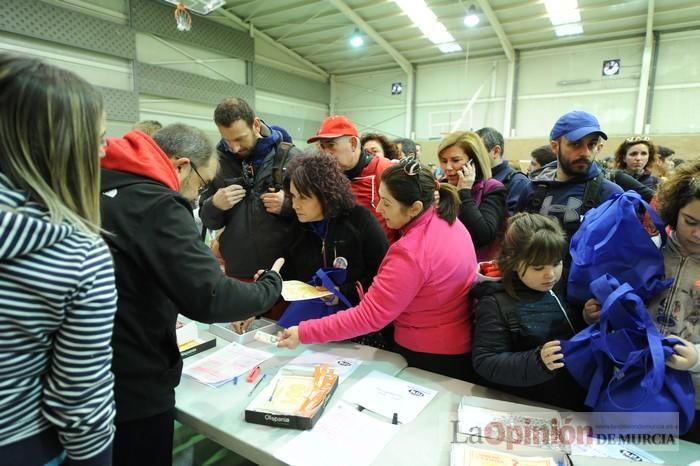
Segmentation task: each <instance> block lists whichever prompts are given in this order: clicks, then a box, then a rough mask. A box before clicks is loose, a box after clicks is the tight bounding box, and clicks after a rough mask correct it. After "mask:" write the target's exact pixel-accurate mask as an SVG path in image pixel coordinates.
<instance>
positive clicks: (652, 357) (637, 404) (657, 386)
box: [561, 274, 695, 434]
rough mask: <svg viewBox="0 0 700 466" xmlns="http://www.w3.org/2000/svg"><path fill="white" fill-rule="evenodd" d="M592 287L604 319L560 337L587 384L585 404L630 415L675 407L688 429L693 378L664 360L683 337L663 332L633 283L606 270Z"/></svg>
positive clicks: (568, 360)
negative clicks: (566, 337)
mask: <svg viewBox="0 0 700 466" xmlns="http://www.w3.org/2000/svg"><path fill="white" fill-rule="evenodd" d="M591 289H592V290H593V294H594V296H595V298H596V299H597V300H598V301H599V302H601V303H603V304H602V311H601V316H600V321H599V322H598V323H596V324H593V325H591V326H589V327H588V328H586V329H584V330H582V331H581V332H579V333H578V334H576V335H575V336H574V337H573V338H572V339H570V340H568V341H562V342H561V345H562V353H563V354H564V367H566V369H567V370H568V371H569V372H570V373H571V375H572V376H573V377H574V379H575V380H576V381H577V382H578V384H579V385H581V386H582V387H584V388H587V389H588V393H587V396H586V400H585V404H586V406H588V407H590V408H592V409H593V411H594V412H626V413H629V416H634V414H633V413H635V412H637V413H649V412H658V413H661V412H667V413H669V412H677V413H678V416H679V419H678V420H679V429H680V433H681V434H683V433H685V432H687V431H688V430H689V429H690V428H691V427H692V425H693V418H694V416H695V389H694V387H693V382H692V379H691V376H690V373H689V372H687V371H679V370H675V369H671V368H670V367H667V366H666V360H667V359H668V358H669V357H670V356H671V355H672V354H673V345H675V344H677V343H679V341H678V340H677V339H675V338H664V337H663V336H662V335H661V334H660V333H659V331H658V330H657V329H656V327H655V325H654V322H653V321H652V320H651V316H650V315H649V312H648V311H647V309H646V308H645V306H644V302H643V301H642V300H641V299H640V298H639V296H637V295H636V294H635V293H634V291H633V289H632V287H631V286H630V285H629V284H627V283H625V284H623V285H620V284H619V282H618V281H617V280H615V278H613V277H612V276H610V275H607V274H606V275H603V276H602V277H600V278H598V279H597V280H595V281H594V282H593V283H591ZM644 423H649V419H648V418H647V419H640V421H639V424H640V425H644Z"/></svg>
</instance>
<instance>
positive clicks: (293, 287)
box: [282, 280, 333, 301]
mask: <svg viewBox="0 0 700 466" xmlns="http://www.w3.org/2000/svg"><path fill="white" fill-rule="evenodd" d="M332 294H333V293H331V292H330V291H328V290H327V289H325V288H316V287H315V286H313V285H309V284H308V283H304V282H302V281H299V280H285V281H284V282H282V297H283V298H284V300H285V301H304V300H307V299H316V298H321V297H323V296H331V295H332Z"/></svg>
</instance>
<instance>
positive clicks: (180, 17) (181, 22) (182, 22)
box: [173, 2, 192, 31]
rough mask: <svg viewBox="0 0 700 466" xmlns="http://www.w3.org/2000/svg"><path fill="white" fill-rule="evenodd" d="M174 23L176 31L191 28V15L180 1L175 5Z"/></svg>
mask: <svg viewBox="0 0 700 466" xmlns="http://www.w3.org/2000/svg"><path fill="white" fill-rule="evenodd" d="M173 14H174V16H175V24H177V30H178V31H189V30H190V29H192V16H190V12H189V11H187V8H186V7H185V5H184V4H183V3H182V2H179V3H178V4H177V6H176V7H175V13H173Z"/></svg>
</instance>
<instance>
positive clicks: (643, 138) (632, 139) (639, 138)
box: [625, 136, 649, 142]
mask: <svg viewBox="0 0 700 466" xmlns="http://www.w3.org/2000/svg"><path fill="white" fill-rule="evenodd" d="M639 141H643V142H649V136H630V137H628V138H627V139H625V142H639Z"/></svg>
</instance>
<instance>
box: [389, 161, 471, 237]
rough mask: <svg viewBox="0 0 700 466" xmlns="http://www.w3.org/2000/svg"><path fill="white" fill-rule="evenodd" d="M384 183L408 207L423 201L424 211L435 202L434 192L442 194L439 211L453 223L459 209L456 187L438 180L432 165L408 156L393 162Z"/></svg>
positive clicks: (448, 221) (395, 197) (440, 214)
mask: <svg viewBox="0 0 700 466" xmlns="http://www.w3.org/2000/svg"><path fill="white" fill-rule="evenodd" d="M382 183H384V186H385V187H386V189H387V190H389V192H390V193H391V195H392V196H393V197H394V199H396V200H397V201H398V202H400V203H401V204H402V205H403V206H405V207H406V208H408V207H410V206H411V205H412V204H413V203H414V202H416V201H421V202H422V203H423V210H422V211H421V213H422V212H425V211H426V210H428V208H429V207H430V206H431V205H433V202H434V194H435V191H436V190H437V191H438V192H439V193H440V203H439V204H438V207H437V213H438V215H439V216H440V217H442V218H443V219H445V220H446V221H447V223H449V224H450V225H452V224H453V223H454V221H455V219H456V218H457V213H458V212H459V206H460V201H459V195H458V194H457V189H456V188H455V187H454V186H452V185H450V184H447V183H438V181H437V180H436V179H435V177H434V176H433V173H432V172H431V171H430V169H429V168H427V167H424V166H423V165H421V164H420V163H419V162H418V161H417V160H416V159H415V158H413V157H405V158H403V159H402V160H401V163H399V164H396V165H392V166H390V167H389V168H387V169H386V170H384V174H383V175H382Z"/></svg>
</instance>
